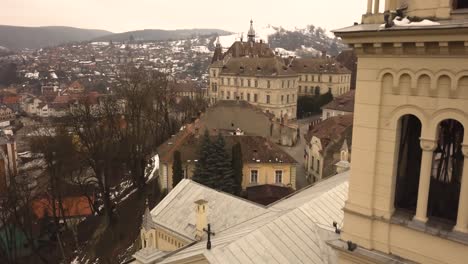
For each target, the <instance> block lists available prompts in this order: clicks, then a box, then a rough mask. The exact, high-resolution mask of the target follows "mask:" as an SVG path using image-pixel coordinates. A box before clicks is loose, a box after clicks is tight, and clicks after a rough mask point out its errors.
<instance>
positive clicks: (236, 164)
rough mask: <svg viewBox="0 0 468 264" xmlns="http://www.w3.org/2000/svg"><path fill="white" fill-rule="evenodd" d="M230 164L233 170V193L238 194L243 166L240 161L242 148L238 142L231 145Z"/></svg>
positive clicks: (239, 192) (240, 189) (240, 187)
mask: <svg viewBox="0 0 468 264" xmlns="http://www.w3.org/2000/svg"><path fill="white" fill-rule="evenodd" d="M231 165H232V169H233V171H234V193H235V194H236V195H240V194H241V192H242V178H243V173H242V169H243V167H244V163H243V161H242V148H241V144H240V143H237V144H235V145H234V146H232V160H231Z"/></svg>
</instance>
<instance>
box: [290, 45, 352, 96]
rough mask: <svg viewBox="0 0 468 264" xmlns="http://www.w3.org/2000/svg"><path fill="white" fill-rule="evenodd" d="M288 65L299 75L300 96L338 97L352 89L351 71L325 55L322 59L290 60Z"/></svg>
mask: <svg viewBox="0 0 468 264" xmlns="http://www.w3.org/2000/svg"><path fill="white" fill-rule="evenodd" d="M287 64H288V65H289V67H290V68H291V69H292V70H293V71H294V72H296V73H298V74H299V82H298V87H297V88H298V94H299V95H300V96H301V95H320V94H325V93H328V92H330V93H331V94H332V95H333V96H334V97H336V96H340V95H342V94H344V93H346V92H348V91H349V90H350V89H351V71H350V70H348V69H347V68H346V67H344V66H343V65H342V64H341V63H339V62H338V61H336V60H335V59H334V58H327V56H326V54H325V53H323V56H322V58H289V59H287Z"/></svg>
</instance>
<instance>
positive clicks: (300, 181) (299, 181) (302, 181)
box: [280, 115, 320, 190]
mask: <svg viewBox="0 0 468 264" xmlns="http://www.w3.org/2000/svg"><path fill="white" fill-rule="evenodd" d="M317 118H320V115H317V116H312V117H308V118H304V119H299V120H297V122H298V125H299V129H300V138H299V140H298V142H297V144H296V145H295V146H294V147H287V146H280V147H281V148H282V149H283V150H284V151H286V152H287V153H288V154H289V155H291V156H292V157H293V158H294V159H295V160H296V161H297V162H298V165H297V170H296V189H297V190H300V189H302V188H304V187H306V186H307V185H309V182H308V181H307V179H306V171H305V168H304V148H305V146H306V142H305V140H304V134H305V133H307V130H308V128H309V123H310V122H311V121H312V120H315V119H317Z"/></svg>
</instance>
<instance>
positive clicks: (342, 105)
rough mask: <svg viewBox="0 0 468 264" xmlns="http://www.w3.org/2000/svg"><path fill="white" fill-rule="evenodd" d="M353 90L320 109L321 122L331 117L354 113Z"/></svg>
mask: <svg viewBox="0 0 468 264" xmlns="http://www.w3.org/2000/svg"><path fill="white" fill-rule="evenodd" d="M354 95H355V92H354V90H351V91H349V92H347V93H345V94H343V95H341V96H338V97H335V98H334V99H333V101H331V102H330V103H328V104H326V105H324V106H323V107H322V120H327V119H328V118H330V117H333V116H340V115H349V114H352V113H354Z"/></svg>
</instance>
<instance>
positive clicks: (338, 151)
mask: <svg viewBox="0 0 468 264" xmlns="http://www.w3.org/2000/svg"><path fill="white" fill-rule="evenodd" d="M352 130H353V115H340V116H335V117H330V118H328V119H327V120H325V121H323V122H321V123H319V124H317V125H315V126H314V127H313V128H311V130H309V131H308V132H307V134H306V135H305V140H306V142H307V143H306V147H305V155H304V159H305V162H304V167H305V169H306V172H307V177H308V178H309V181H311V182H316V181H320V180H322V179H324V178H327V177H330V176H332V175H335V174H336V173H337V172H343V171H345V170H347V169H349V161H350V157H351V153H350V147H351V144H352Z"/></svg>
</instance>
